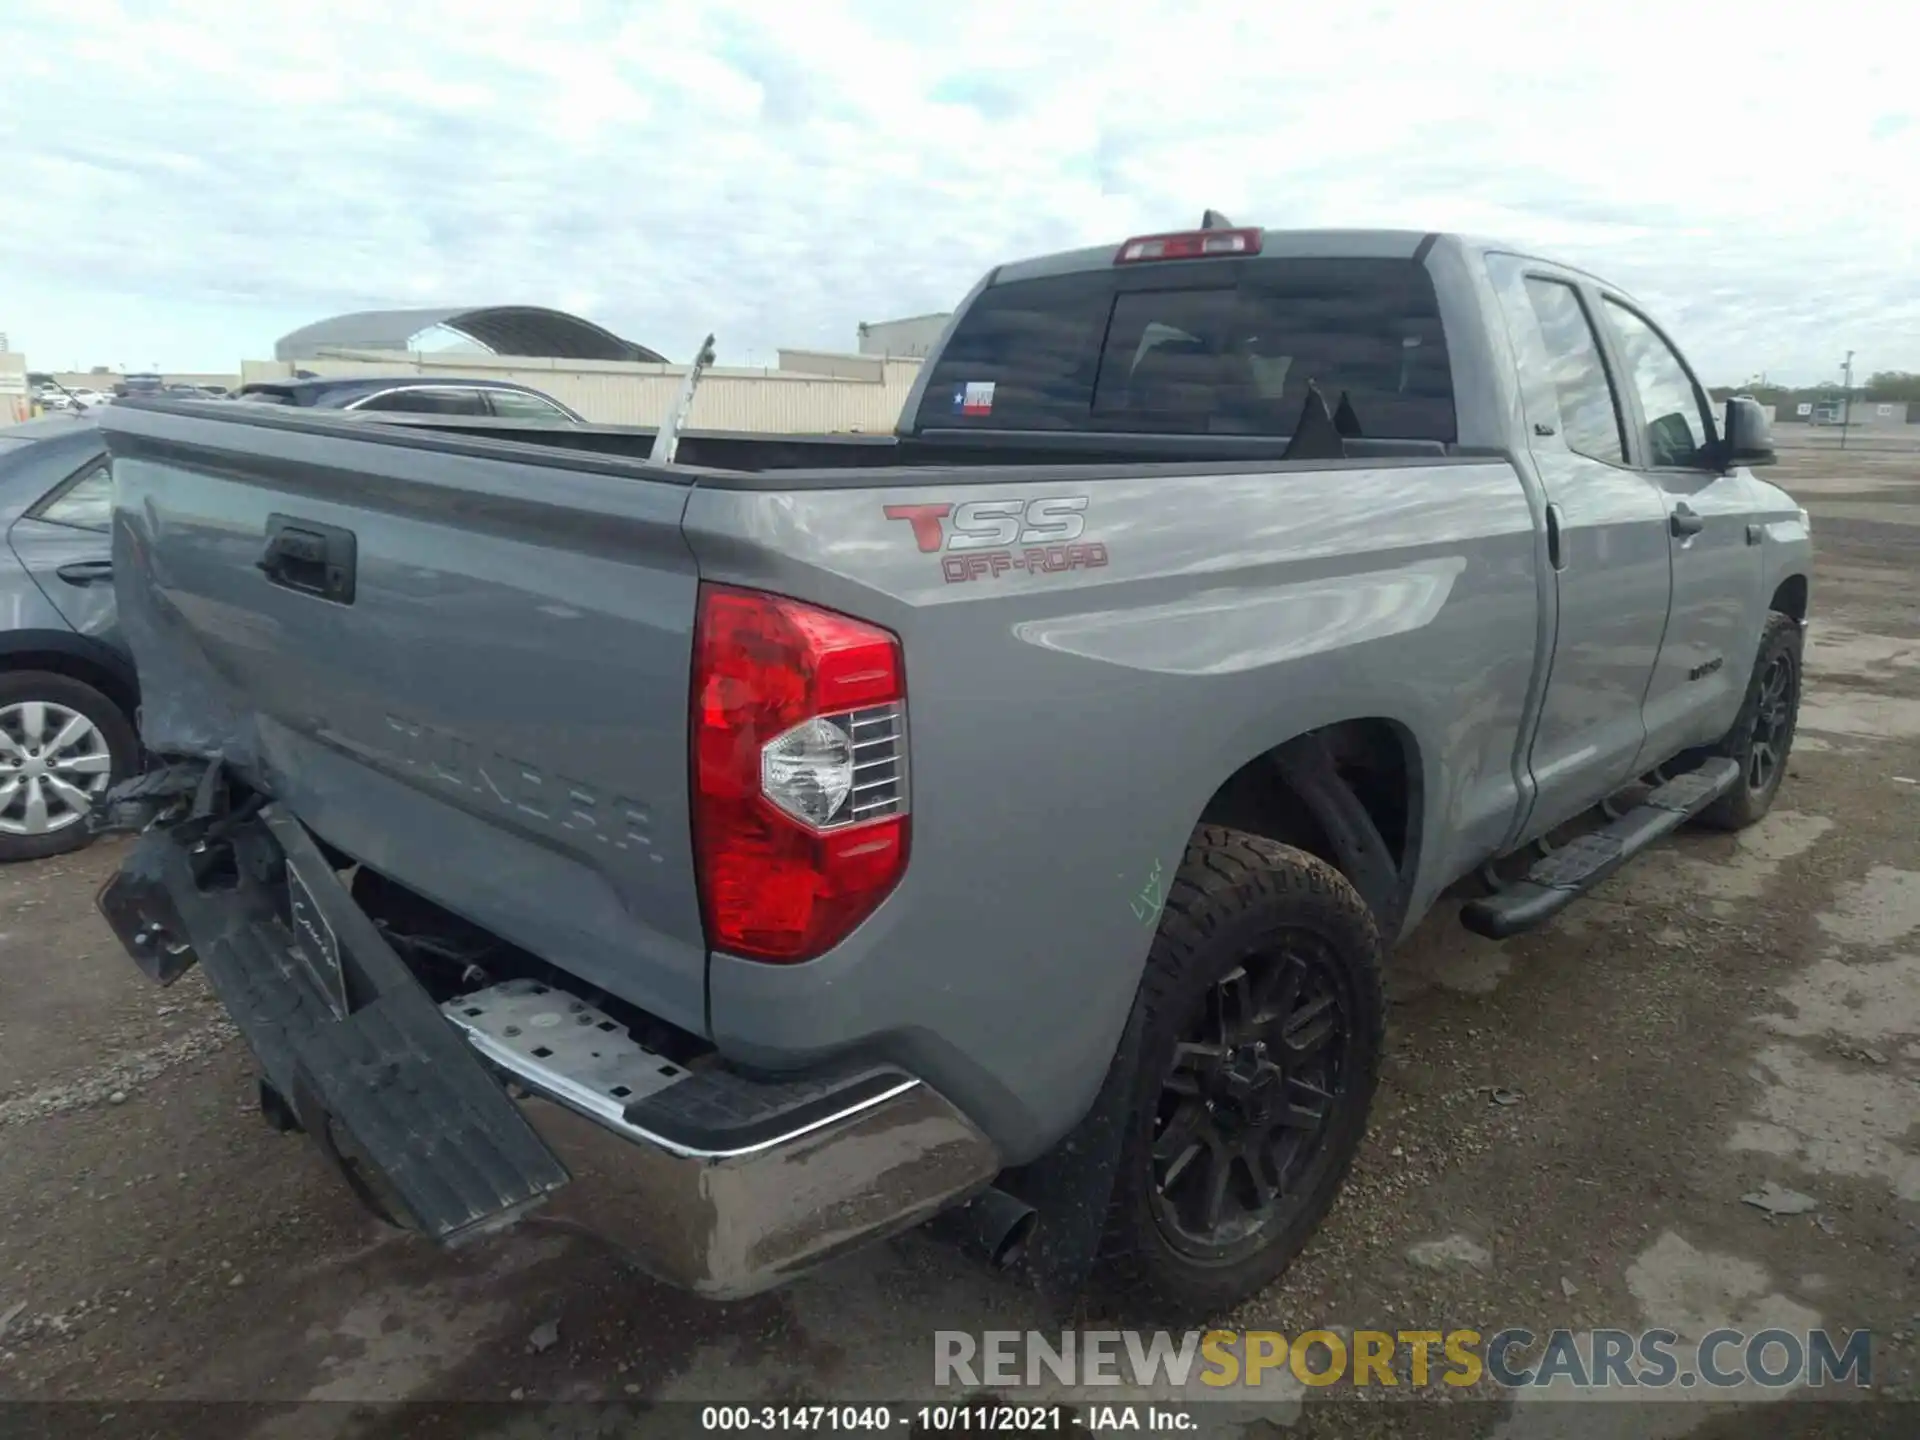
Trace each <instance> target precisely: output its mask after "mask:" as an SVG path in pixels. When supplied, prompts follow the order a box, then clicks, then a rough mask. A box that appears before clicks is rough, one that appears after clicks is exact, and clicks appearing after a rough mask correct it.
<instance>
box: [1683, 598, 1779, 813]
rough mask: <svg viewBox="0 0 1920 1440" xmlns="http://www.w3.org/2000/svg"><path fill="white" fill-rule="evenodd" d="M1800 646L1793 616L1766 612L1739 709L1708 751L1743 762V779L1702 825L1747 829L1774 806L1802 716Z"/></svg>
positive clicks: (1708, 810) (1710, 810)
mask: <svg viewBox="0 0 1920 1440" xmlns="http://www.w3.org/2000/svg"><path fill="white" fill-rule="evenodd" d="M1801 645H1802V640H1801V631H1800V623H1799V622H1798V621H1797V620H1795V619H1794V618H1793V617H1792V616H1791V615H1782V614H1779V613H1777V612H1776V613H1774V614H1771V615H1769V616H1768V617H1767V624H1766V628H1765V629H1764V630H1762V631H1761V632H1760V653H1759V654H1758V655H1757V656H1756V657H1755V658H1754V662H1753V674H1752V676H1751V677H1750V678H1749V679H1748V681H1747V695H1746V699H1745V700H1744V701H1742V702H1741V706H1740V714H1739V716H1738V718H1736V719H1735V720H1734V722H1733V728H1732V729H1731V730H1729V731H1728V732H1727V734H1726V737H1725V738H1724V739H1723V740H1721V742H1720V743H1719V744H1718V745H1716V746H1714V747H1713V749H1712V751H1711V752H1710V753H1711V754H1714V755H1725V756H1729V757H1731V758H1732V759H1734V760H1737V761H1739V762H1740V779H1739V781H1738V782H1737V783H1736V784H1735V785H1734V787H1733V789H1731V790H1729V791H1728V792H1727V793H1726V794H1725V795H1722V796H1721V797H1720V798H1719V799H1718V800H1716V801H1714V802H1713V804H1711V805H1709V806H1708V807H1707V808H1706V809H1705V810H1703V811H1701V812H1700V815H1699V817H1698V818H1699V821H1700V823H1701V824H1702V825H1705V826H1707V827H1709V828H1710V829H1714V830H1743V829H1745V828H1746V827H1747V826H1749V825H1752V824H1753V823H1754V822H1756V821H1757V820H1759V819H1760V818H1761V816H1763V815H1765V814H1766V813H1767V811H1769V810H1771V809H1772V808H1773V801H1774V797H1775V796H1776V795H1778V794H1779V793H1780V782H1781V781H1782V780H1783V779H1785V778H1786V774H1787V757H1788V755H1790V754H1791V753H1792V750H1793V734H1794V729H1795V727H1796V726H1797V725H1798V723H1799V718H1800V652H1801Z"/></svg>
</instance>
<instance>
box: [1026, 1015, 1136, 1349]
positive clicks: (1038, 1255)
mask: <svg viewBox="0 0 1920 1440" xmlns="http://www.w3.org/2000/svg"><path fill="white" fill-rule="evenodd" d="M1142 1021H1143V1012H1142V1010H1141V1007H1140V1001H1139V997H1138V996H1137V995H1136V997H1135V999H1134V1003H1133V1007H1132V1009H1131V1010H1130V1011H1129V1012H1128V1015H1127V1025H1126V1028H1125V1029H1124V1030H1122V1031H1121V1032H1120V1044H1119V1046H1118V1047H1117V1048H1116V1049H1115V1051H1114V1055H1113V1059H1112V1061H1111V1062H1110V1063H1109V1064H1108V1066H1107V1074H1106V1078H1105V1079H1104V1080H1103V1081H1102V1082H1101V1085H1100V1090H1099V1093H1098V1094H1096V1095H1095V1096H1094V1101H1093V1106H1092V1108H1091V1109H1089V1110H1088V1111H1087V1113H1086V1114H1085V1115H1084V1116H1083V1117H1081V1120H1080V1123H1079V1124H1077V1125H1075V1126H1074V1127H1073V1129H1072V1130H1070V1131H1068V1132H1067V1135H1066V1137H1065V1138H1064V1139H1063V1140H1061V1141H1060V1143H1059V1144H1058V1145H1056V1146H1055V1147H1054V1148H1053V1149H1052V1150H1050V1151H1048V1152H1047V1153H1046V1154H1045V1155H1043V1156H1041V1157H1040V1158H1039V1159H1038V1160H1035V1161H1032V1162H1031V1163H1029V1164H1027V1165H1024V1166H1021V1167H1020V1168H1019V1169H1017V1170H1012V1171H1009V1172H1007V1173H1006V1174H1005V1175H1003V1176H1002V1177H1001V1179H1000V1187H1001V1188H1002V1189H1004V1190H1005V1191H1007V1193H1009V1194H1011V1195H1014V1196H1017V1197H1018V1198H1019V1199H1021V1200H1024V1201H1025V1202H1026V1203H1027V1204H1029V1205H1031V1206H1033V1208H1034V1209H1035V1211H1037V1212H1038V1213H1039V1216H1040V1219H1039V1223H1038V1224H1037V1225H1036V1226H1035V1227H1034V1232H1033V1239H1032V1241H1031V1242H1030V1243H1029V1245H1028V1246H1027V1252H1026V1255H1025V1257H1024V1258H1023V1259H1022V1260H1021V1262H1020V1267H1019V1268H1020V1269H1021V1270H1023V1271H1024V1272H1025V1273H1026V1276H1027V1278H1028V1279H1029V1280H1030V1281H1032V1282H1033V1285H1034V1287H1035V1288H1036V1289H1037V1290H1038V1291H1039V1292H1040V1293H1041V1295H1042V1296H1043V1297H1044V1298H1045V1299H1046V1300H1047V1301H1048V1302H1049V1303H1050V1304H1052V1305H1054V1306H1056V1307H1059V1308H1060V1309H1062V1310H1063V1311H1064V1310H1067V1309H1070V1308H1071V1307H1072V1306H1073V1304H1074V1303H1075V1301H1076V1300H1077V1299H1078V1297H1079V1295H1080V1293H1081V1291H1082V1290H1083V1289H1084V1288H1085V1286H1086V1284H1087V1281H1088V1279H1089V1278H1090V1277H1091V1276H1092V1274H1093V1270H1094V1267H1095V1265H1096V1264H1098V1263H1099V1259H1100V1244H1101V1241H1102V1239H1103V1238H1104V1237H1105V1235H1106V1229H1107V1211H1108V1209H1109V1208H1110V1207H1111V1205H1112V1204H1113V1186H1114V1180H1115V1178H1116V1176H1117V1175H1118V1173H1119V1168H1120V1152H1121V1150H1122V1149H1123V1148H1124V1146H1125V1144H1126V1138H1127V1125H1128V1124H1129V1123H1130V1122H1131V1121H1132V1119H1133V1107H1132V1095H1133V1089H1134V1079H1135V1072H1136V1071H1138V1069H1139V1066H1140V1032H1141V1025H1142Z"/></svg>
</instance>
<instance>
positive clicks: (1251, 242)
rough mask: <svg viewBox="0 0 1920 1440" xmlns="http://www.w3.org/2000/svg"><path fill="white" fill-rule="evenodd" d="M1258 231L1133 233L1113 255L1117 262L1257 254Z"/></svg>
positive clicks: (1128, 263) (1216, 257) (1114, 261)
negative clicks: (1165, 233)
mask: <svg viewBox="0 0 1920 1440" xmlns="http://www.w3.org/2000/svg"><path fill="white" fill-rule="evenodd" d="M1261 233H1262V232H1261V231H1259V230H1182V231H1178V232H1177V233H1175V234H1171V235H1136V236H1135V237H1134V238H1133V239H1131V240H1129V241H1127V243H1126V244H1124V245H1122V246H1121V247H1120V253H1119V254H1117V255H1115V256H1114V257H1113V263H1114V264H1116V265H1133V264H1137V263H1139V262H1140V261H1143V260H1202V259H1219V258H1224V257H1226V256H1231V255H1258V254H1259V253H1260V236H1261Z"/></svg>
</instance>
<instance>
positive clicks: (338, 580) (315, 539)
mask: <svg viewBox="0 0 1920 1440" xmlns="http://www.w3.org/2000/svg"><path fill="white" fill-rule="evenodd" d="M357 549H358V546H357V543H356V541H355V539H354V535H353V532H352V531H351V530H343V529H342V528H341V527H340V526H338V525H322V524H321V523H320V522H319V521H317V520H298V519H295V518H294V517H293V516H291V515H269V516H268V517H267V545H266V549H265V550H263V551H262V552H261V553H260V558H259V559H258V560H256V561H255V562H254V564H255V565H256V566H257V567H258V568H259V570H260V573H261V574H263V575H265V576H266V577H267V579H268V581H269V582H271V583H272V584H275V585H278V586H280V587H281V588H282V589H285V590H295V591H298V592H299V593H300V594H302V595H313V596H317V597H318V598H319V599H322V600H332V601H334V602H335V603H337V604H340V605H351V604H352V603H353V591H354V578H355V577H354V572H355V569H356V551H357Z"/></svg>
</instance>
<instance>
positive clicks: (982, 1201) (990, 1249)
mask: <svg viewBox="0 0 1920 1440" xmlns="http://www.w3.org/2000/svg"><path fill="white" fill-rule="evenodd" d="M1039 1223H1040V1214H1039V1212H1038V1211H1036V1210H1035V1209H1034V1208H1033V1207H1032V1206H1031V1205H1029V1204H1027V1202H1026V1201H1024V1200H1019V1199H1016V1198H1014V1197H1013V1196H1012V1195H1009V1194H1008V1193H1007V1192H1006V1191H1004V1190H999V1189H987V1190H982V1191H981V1192H980V1193H979V1194H978V1195H975V1196H974V1197H973V1198H972V1199H971V1200H969V1201H967V1203H966V1204H964V1205H960V1206H957V1207H955V1208H954V1209H952V1210H948V1211H946V1212H944V1213H943V1214H940V1215H936V1216H935V1217H934V1218H933V1220H932V1221H930V1222H929V1223H928V1227H927V1228H928V1230H929V1231H930V1232H931V1233H932V1234H933V1235H934V1236H935V1237H936V1238H938V1239H941V1240H944V1241H947V1242H948V1243H950V1244H953V1245H957V1246H958V1247H959V1248H960V1249H961V1250H963V1251H965V1252H966V1253H967V1254H969V1255H972V1256H973V1257H974V1258H975V1259H977V1260H981V1261H984V1262H985V1263H986V1264H987V1265H990V1266H992V1267H993V1268H994V1269H996V1270H1005V1269H1007V1268H1009V1267H1011V1266H1014V1265H1017V1264H1019V1263H1020V1260H1021V1258H1022V1257H1023V1256H1024V1255H1025V1254H1026V1250H1027V1244H1028V1242H1029V1241H1030V1240H1032V1238H1033V1232H1034V1229H1035V1227H1036V1226H1037V1225H1038V1224H1039Z"/></svg>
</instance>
